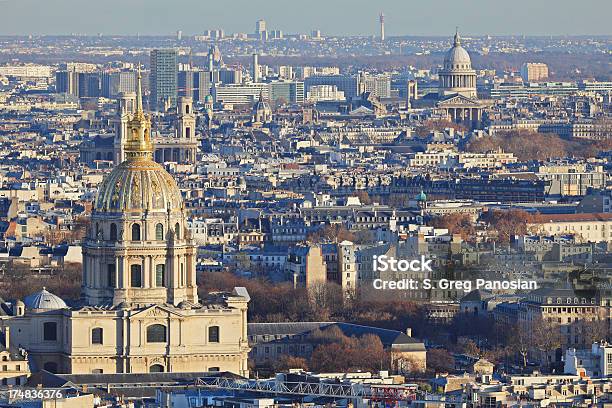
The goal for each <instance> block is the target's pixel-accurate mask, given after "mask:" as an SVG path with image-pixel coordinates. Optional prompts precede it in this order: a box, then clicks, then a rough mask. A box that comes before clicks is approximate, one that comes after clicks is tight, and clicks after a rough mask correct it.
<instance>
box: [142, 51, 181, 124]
mask: <svg viewBox="0 0 612 408" xmlns="http://www.w3.org/2000/svg"><path fill="white" fill-rule="evenodd" d="M177 81H178V63H177V52H176V50H174V49H157V50H153V51H151V75H150V76H149V84H150V87H151V100H150V107H151V110H154V111H158V112H160V111H161V112H164V111H166V110H167V109H168V108H170V107H174V106H176V98H177V96H178V86H177Z"/></svg>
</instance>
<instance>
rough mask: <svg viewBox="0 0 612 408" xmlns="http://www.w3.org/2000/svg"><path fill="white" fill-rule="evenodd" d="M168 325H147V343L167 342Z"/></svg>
mask: <svg viewBox="0 0 612 408" xmlns="http://www.w3.org/2000/svg"><path fill="white" fill-rule="evenodd" d="M165 342H166V326H164V325H163V324H153V325H151V326H149V327H147V343H165Z"/></svg>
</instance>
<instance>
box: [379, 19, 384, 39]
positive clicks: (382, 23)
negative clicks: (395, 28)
mask: <svg viewBox="0 0 612 408" xmlns="http://www.w3.org/2000/svg"><path fill="white" fill-rule="evenodd" d="M379 21H380V41H385V14H384V13H383V12H381V13H380V17H379Z"/></svg>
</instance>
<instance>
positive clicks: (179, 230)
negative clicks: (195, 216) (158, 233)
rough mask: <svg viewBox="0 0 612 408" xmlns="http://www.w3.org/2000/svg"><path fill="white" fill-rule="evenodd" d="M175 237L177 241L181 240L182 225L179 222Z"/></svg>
mask: <svg viewBox="0 0 612 408" xmlns="http://www.w3.org/2000/svg"><path fill="white" fill-rule="evenodd" d="M174 235H175V237H176V239H181V225H180V224H179V223H178V222H177V223H176V225H175V226H174Z"/></svg>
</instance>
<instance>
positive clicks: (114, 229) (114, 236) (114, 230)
mask: <svg viewBox="0 0 612 408" xmlns="http://www.w3.org/2000/svg"><path fill="white" fill-rule="evenodd" d="M110 240H111V241H116V240H117V224H115V223H114V222H113V223H112V224H111V225H110Z"/></svg>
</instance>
